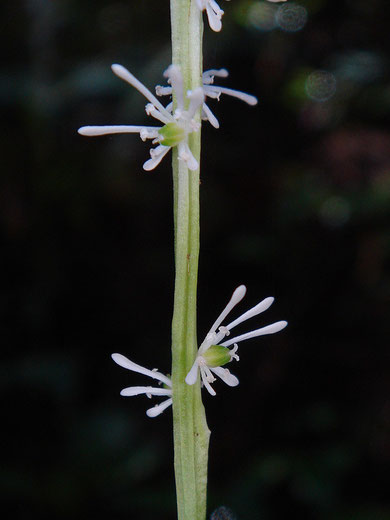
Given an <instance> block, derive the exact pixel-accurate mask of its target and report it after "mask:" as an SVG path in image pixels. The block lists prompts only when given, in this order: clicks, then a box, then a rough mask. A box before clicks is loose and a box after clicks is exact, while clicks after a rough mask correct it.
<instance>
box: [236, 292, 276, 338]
mask: <svg viewBox="0 0 390 520" xmlns="http://www.w3.org/2000/svg"><path fill="white" fill-rule="evenodd" d="M274 300H275V298H273V297H272V296H270V297H268V298H265V299H264V300H262V301H261V302H260V303H258V304H257V305H255V306H254V307H252V309H249V311H246V312H244V314H242V315H241V316H239V317H238V318H237V319H236V320H234V321H232V322H231V323H229V325H226V328H227V329H228V330H231V329H233V328H234V327H236V326H237V325H239V324H240V323H242V322H243V321H246V320H249V318H253V316H257V315H258V314H260V313H261V312H264V311H266V310H267V309H268V308H269V307H270V306H271V305H272V304H273V302H274Z"/></svg>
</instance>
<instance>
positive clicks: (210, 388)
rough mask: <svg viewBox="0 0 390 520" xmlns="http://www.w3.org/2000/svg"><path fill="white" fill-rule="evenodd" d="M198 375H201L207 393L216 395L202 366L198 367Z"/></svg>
mask: <svg viewBox="0 0 390 520" xmlns="http://www.w3.org/2000/svg"><path fill="white" fill-rule="evenodd" d="M200 375H201V376H202V381H203V384H204V386H205V387H206V390H207V391H208V393H209V394H211V395H217V393H216V391H215V390H214V388H213V387H212V386H211V385H210V383H209V382H208V381H207V375H206V373H205V371H204V369H203V368H202V367H200Z"/></svg>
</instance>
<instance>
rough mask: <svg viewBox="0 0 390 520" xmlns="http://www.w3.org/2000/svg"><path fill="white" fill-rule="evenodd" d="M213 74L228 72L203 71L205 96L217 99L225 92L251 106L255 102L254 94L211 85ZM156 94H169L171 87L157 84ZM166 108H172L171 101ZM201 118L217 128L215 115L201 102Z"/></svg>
mask: <svg viewBox="0 0 390 520" xmlns="http://www.w3.org/2000/svg"><path fill="white" fill-rule="evenodd" d="M215 76H217V77H219V78H227V77H228V76H229V72H228V71H227V70H226V69H210V70H206V71H205V72H203V74H202V83H203V93H204V95H205V97H209V98H211V99H217V100H218V101H219V98H220V97H221V95H222V94H226V95H227V96H232V97H235V98H237V99H240V100H241V101H245V103H248V105H252V106H253V105H256V104H257V98H256V97H255V96H251V95H250V94H246V93H245V92H240V91H239V90H233V89H231V88H226V87H219V86H217V85H213V83H214V78H215ZM168 83H169V80H168ZM156 94H157V95H158V96H166V95H170V94H172V87H162V86H160V85H157V87H156ZM166 108H167V110H172V103H170V104H169V105H167V107H166ZM202 119H203V120H204V121H209V122H210V123H211V124H212V125H213V127H214V128H219V122H218V119H217V118H216V117H215V115H214V114H213V112H212V111H211V110H210V108H209V106H208V105H207V104H206V103H203V105H202Z"/></svg>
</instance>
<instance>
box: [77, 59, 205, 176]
mask: <svg viewBox="0 0 390 520" xmlns="http://www.w3.org/2000/svg"><path fill="white" fill-rule="evenodd" d="M111 69H112V71H113V72H114V74H116V75H117V76H118V77H119V78H121V79H123V80H124V81H126V82H127V83H129V84H130V85H132V86H133V87H134V88H136V89H137V90H138V91H139V92H141V94H143V95H144V96H145V98H146V99H147V100H148V101H149V103H148V104H147V105H146V107H145V111H146V113H147V114H148V115H149V116H152V117H154V119H157V120H158V121H160V122H161V123H163V126H128V125H111V126H83V127H81V128H79V130H78V132H79V134H81V135H86V136H90V137H94V136H97V135H107V134H123V133H131V134H132V133H136V134H139V135H140V137H141V139H142V140H143V141H145V140H146V139H153V141H152V142H153V144H158V146H156V148H151V150H150V157H151V158H150V159H149V160H148V161H146V162H145V164H144V165H143V167H144V170H147V171H150V170H153V169H154V168H155V167H156V166H157V165H158V164H160V162H161V160H162V158H163V157H164V156H165V155H166V154H167V153H168V152H169V150H170V149H171V148H172V147H174V146H177V147H178V150H179V159H181V160H182V161H185V162H186V163H187V166H188V168H189V169H190V170H196V169H197V168H198V161H197V160H196V159H195V157H194V156H193V155H192V152H191V150H190V148H189V146H188V134H191V133H192V132H197V131H198V130H199V129H200V123H199V122H198V121H197V120H196V117H195V116H196V112H197V110H198V108H199V107H200V106H201V105H202V104H203V101H204V94H203V89H202V88H201V87H198V88H196V89H195V90H193V91H192V92H190V93H187V98H188V100H189V104H188V109H187V110H186V109H185V99H184V92H183V78H182V75H181V72H180V68H179V67H178V66H176V65H171V66H170V67H168V69H167V70H166V71H165V72H164V76H165V77H166V78H168V81H169V82H170V84H171V85H172V88H173V90H174V92H175V96H176V100H177V108H176V110H175V111H174V112H173V113H172V109H171V110H167V108H166V107H164V106H163V105H162V104H161V103H160V101H159V100H158V99H157V98H156V97H155V96H154V95H153V94H152V93H151V92H150V90H148V89H147V88H146V87H145V85H143V84H142V83H141V82H140V81H138V79H137V78H135V77H134V76H133V74H131V72H129V71H128V70H127V69H125V67H123V66H122V65H117V64H114V65H112V66H111Z"/></svg>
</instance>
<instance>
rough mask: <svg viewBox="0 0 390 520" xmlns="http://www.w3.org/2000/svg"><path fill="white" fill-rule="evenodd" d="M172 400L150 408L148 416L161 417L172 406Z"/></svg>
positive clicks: (147, 411)
mask: <svg viewBox="0 0 390 520" xmlns="http://www.w3.org/2000/svg"><path fill="white" fill-rule="evenodd" d="M171 404H172V399H167V400H166V401H164V402H162V403H161V404H156V406H153V408H149V410H146V415H147V416H148V417H157V415H160V413H162V412H163V411H164V410H166V409H167V408H168V406H171Z"/></svg>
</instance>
